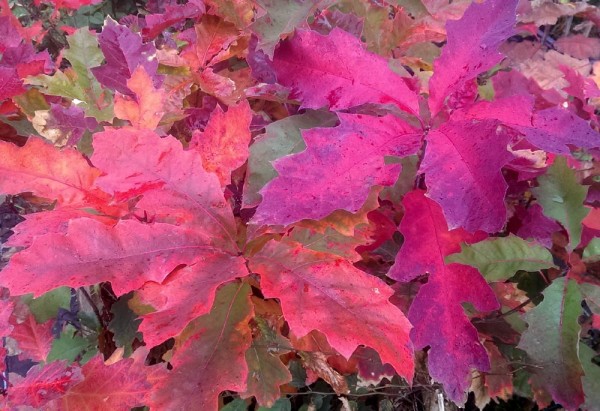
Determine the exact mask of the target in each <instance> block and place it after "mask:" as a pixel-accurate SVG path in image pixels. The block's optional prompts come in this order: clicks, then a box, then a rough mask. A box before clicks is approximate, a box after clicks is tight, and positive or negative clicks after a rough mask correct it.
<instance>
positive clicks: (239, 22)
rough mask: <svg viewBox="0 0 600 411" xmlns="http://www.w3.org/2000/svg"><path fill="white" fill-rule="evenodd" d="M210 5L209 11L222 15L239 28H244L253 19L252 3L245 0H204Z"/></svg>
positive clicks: (253, 6)
mask: <svg viewBox="0 0 600 411" xmlns="http://www.w3.org/2000/svg"><path fill="white" fill-rule="evenodd" d="M204 2H205V3H206V5H208V6H210V11H211V13H214V14H216V15H217V16H221V17H223V18H224V19H225V20H226V21H229V22H231V23H233V24H235V26H236V27H238V28H240V29H245V28H246V27H248V26H249V25H250V23H251V22H252V21H253V20H254V8H255V7H256V6H255V5H254V3H252V2H249V1H245V0H231V1H228V2H222V1H218V0H204Z"/></svg>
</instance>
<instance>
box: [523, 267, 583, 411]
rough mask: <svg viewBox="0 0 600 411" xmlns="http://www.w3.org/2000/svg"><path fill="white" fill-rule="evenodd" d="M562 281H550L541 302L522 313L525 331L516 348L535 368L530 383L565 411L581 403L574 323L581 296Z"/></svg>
mask: <svg viewBox="0 0 600 411" xmlns="http://www.w3.org/2000/svg"><path fill="white" fill-rule="evenodd" d="M566 281H567V280H565V278H557V279H556V280H554V281H553V282H552V284H551V285H550V286H549V287H548V288H546V290H545V291H544V300H543V301H542V302H541V303H540V304H539V305H538V306H536V307H535V308H533V309H532V310H530V311H529V312H527V313H526V314H525V316H524V318H525V321H527V323H528V324H529V328H528V329H527V331H525V332H524V333H523V335H522V336H521V341H520V342H519V345H518V348H520V349H522V350H525V351H526V352H527V354H528V355H529V357H530V358H531V359H532V360H533V361H534V363H535V364H536V365H537V366H539V368H536V369H535V371H534V372H535V374H534V375H533V376H532V379H531V381H530V382H531V383H532V384H534V385H536V386H541V387H543V388H544V389H545V390H546V391H548V392H549V393H550V394H551V395H552V398H553V399H554V401H556V402H557V403H560V404H562V405H563V406H564V407H565V408H566V409H577V408H578V407H579V406H580V405H581V403H582V402H583V401H584V395H583V387H582V383H581V377H582V376H583V369H582V368H581V363H580V362H579V357H578V347H579V333H580V331H581V327H580V326H579V323H578V322H577V320H578V318H579V314H580V313H581V300H582V295H581V293H580V292H579V287H578V286H577V283H576V282H575V281H573V280H568V282H566Z"/></svg>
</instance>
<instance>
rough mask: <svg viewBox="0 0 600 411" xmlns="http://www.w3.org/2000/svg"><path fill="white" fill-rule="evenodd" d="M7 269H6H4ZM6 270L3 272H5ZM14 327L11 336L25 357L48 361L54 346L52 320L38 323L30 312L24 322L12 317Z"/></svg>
mask: <svg viewBox="0 0 600 411" xmlns="http://www.w3.org/2000/svg"><path fill="white" fill-rule="evenodd" d="M4 271H6V270H4ZM4 271H3V272H2V273H3V274H4ZM11 323H12V325H13V326H14V329H13V331H12V333H11V334H10V336H11V337H12V338H14V339H15V340H16V341H17V344H18V346H19V349H20V350H21V351H22V352H23V354H24V356H25V358H29V359H31V360H33V361H46V357H48V354H49V353H50V349H51V348H52V341H53V340H54V338H53V336H52V321H48V322H46V323H44V324H38V323H37V322H36V321H35V317H34V316H33V314H28V315H27V317H25V319H24V320H23V321H22V322H18V321H17V320H16V319H15V318H14V317H13V318H12V322H11Z"/></svg>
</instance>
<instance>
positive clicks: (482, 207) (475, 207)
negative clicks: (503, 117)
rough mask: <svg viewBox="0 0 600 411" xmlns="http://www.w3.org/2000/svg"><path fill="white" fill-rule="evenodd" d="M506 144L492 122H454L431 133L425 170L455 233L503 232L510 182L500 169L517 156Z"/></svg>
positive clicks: (432, 194)
mask: <svg viewBox="0 0 600 411" xmlns="http://www.w3.org/2000/svg"><path fill="white" fill-rule="evenodd" d="M507 145H508V136H507V135H506V133H505V132H503V131H502V129H501V128H500V127H499V124H498V122H496V121H493V120H487V121H481V122H476V121H456V122H454V121H451V122H448V123H445V124H443V125H442V126H441V127H440V128H439V129H437V130H433V131H431V132H429V134H428V136H427V148H426V151H425V158H424V160H423V162H422V163H421V172H424V173H425V182H426V183H427V188H428V191H427V196H428V197H430V198H432V199H433V200H435V201H436V202H437V203H438V204H440V205H441V206H442V208H443V209H444V215H445V216H446V220H447V221H448V226H449V227H450V228H451V229H454V228H457V227H463V228H465V229H466V230H467V231H471V232H473V231H476V230H483V231H486V232H489V233H493V232H497V231H499V230H501V229H502V227H503V226H504V223H505V222H506V206H505V205H504V195H505V194H506V188H507V184H506V182H505V181H504V177H503V176H502V173H501V168H502V167H503V166H504V165H505V164H506V163H507V162H508V161H510V159H511V158H512V156H511V155H510V153H509V152H508V151H507Z"/></svg>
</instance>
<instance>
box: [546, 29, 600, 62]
mask: <svg viewBox="0 0 600 411" xmlns="http://www.w3.org/2000/svg"><path fill="white" fill-rule="evenodd" d="M554 46H555V47H556V49H557V50H558V51H560V52H561V53H567V54H568V55H570V56H572V57H575V58H577V59H582V60H583V59H588V58H592V59H599V58H600V39H598V38H594V37H586V36H585V35H583V34H574V35H571V36H566V37H561V38H559V39H557V40H556V41H555V42H554Z"/></svg>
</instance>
